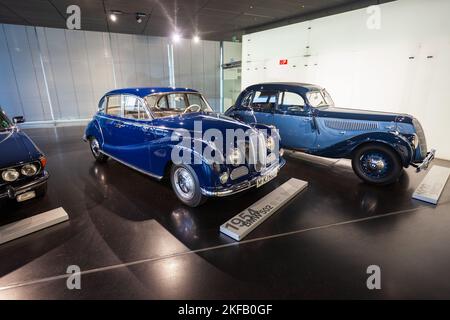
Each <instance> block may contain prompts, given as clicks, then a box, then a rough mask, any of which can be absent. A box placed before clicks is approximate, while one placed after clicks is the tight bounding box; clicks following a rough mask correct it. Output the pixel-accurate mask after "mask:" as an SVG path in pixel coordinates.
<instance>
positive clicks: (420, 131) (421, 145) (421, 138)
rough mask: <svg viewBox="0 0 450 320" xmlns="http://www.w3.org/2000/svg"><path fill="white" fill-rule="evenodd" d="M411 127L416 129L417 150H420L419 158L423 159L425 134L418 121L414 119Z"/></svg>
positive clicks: (425, 141) (425, 144)
mask: <svg viewBox="0 0 450 320" xmlns="http://www.w3.org/2000/svg"><path fill="white" fill-rule="evenodd" d="M413 126H414V128H415V129H416V134H417V137H418V138H419V149H420V156H421V157H422V158H425V157H426V156H427V150H428V148H427V140H426V139H425V133H424V132H423V128H422V125H421V124H420V122H419V120H417V119H416V118H414V119H413Z"/></svg>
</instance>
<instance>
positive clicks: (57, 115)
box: [0, 24, 220, 122]
mask: <svg viewBox="0 0 450 320" xmlns="http://www.w3.org/2000/svg"><path fill="white" fill-rule="evenodd" d="M169 43H170V41H169V39H167V38H162V37H149V36H143V35H130V34H114V33H111V34H109V33H104V32H92V31H71V30H64V29H54V28H42V27H31V26H20V25H8V24H0V105H1V106H2V107H3V108H4V109H5V110H6V112H7V114H8V115H10V116H11V117H13V116H16V115H23V116H25V118H26V120H27V122H34V121H52V120H56V121H58V120H77V119H87V118H90V117H92V115H93V114H94V113H95V111H96V109H97V104H98V101H99V99H100V98H101V97H102V96H103V95H104V94H105V93H106V92H107V91H109V90H112V89H115V88H123V87H135V86H169V63H168V48H167V45H168V44H169ZM182 50H184V51H186V52H189V53H190V52H191V51H192V52H193V53H192V55H191V54H190V56H191V57H192V58H190V59H185V58H184V57H185V56H183V55H179V54H177V55H174V60H175V61H174V62H175V67H176V70H175V72H174V73H175V85H177V86H189V87H193V88H194V89H198V90H200V91H201V92H204V93H205V95H206V96H207V98H208V100H209V101H210V103H211V105H212V106H213V107H215V108H216V109H217V110H219V102H220V92H219V91H220V90H219V82H220V81H219V76H220V72H219V70H220V50H219V42H217V41H214V42H213V41H201V42H200V43H198V44H195V46H194V44H192V50H191V46H190V43H187V41H183V42H182V43H179V44H177V48H176V49H174V51H176V52H179V51H182ZM197 51H200V52H201V55H199V54H197ZM181 68H183V70H187V72H188V73H186V74H184V73H183V72H181V71H180V70H181ZM186 80H188V81H186ZM194 80H195V81H194ZM197 80H198V81H197ZM46 84H47V85H46Z"/></svg>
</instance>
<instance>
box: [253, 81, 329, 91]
mask: <svg viewBox="0 0 450 320" xmlns="http://www.w3.org/2000/svg"><path fill="white" fill-rule="evenodd" d="M262 88H264V89H266V90H289V91H294V92H300V93H306V92H308V91H315V90H322V89H323V88H322V87H321V86H318V85H315V84H311V83H301V82H265V83H258V84H254V85H251V86H249V87H247V89H246V90H254V89H262Z"/></svg>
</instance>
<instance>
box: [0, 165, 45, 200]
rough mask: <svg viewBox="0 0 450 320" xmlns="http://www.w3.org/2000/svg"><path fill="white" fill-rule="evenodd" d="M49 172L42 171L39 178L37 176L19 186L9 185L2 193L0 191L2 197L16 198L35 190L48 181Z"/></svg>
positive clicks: (0, 197)
mask: <svg viewBox="0 0 450 320" xmlns="http://www.w3.org/2000/svg"><path fill="white" fill-rule="evenodd" d="M48 177H49V174H48V172H47V171H45V170H44V171H43V172H42V173H40V176H39V177H38V178H36V179H35V180H33V181H31V182H28V183H26V184H24V185H23V186H19V187H15V188H14V187H12V186H7V187H6V190H5V191H4V192H2V193H0V199H2V198H10V199H15V198H16V197H17V196H18V195H21V194H22V193H25V192H28V191H31V190H34V189H36V188H38V187H40V186H42V185H44V184H45V183H47V180H48Z"/></svg>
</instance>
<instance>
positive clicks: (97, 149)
mask: <svg viewBox="0 0 450 320" xmlns="http://www.w3.org/2000/svg"><path fill="white" fill-rule="evenodd" d="M91 150H92V153H93V154H94V156H96V157H98V156H99V155H100V145H99V144H98V141H97V139H92V141H91Z"/></svg>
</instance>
